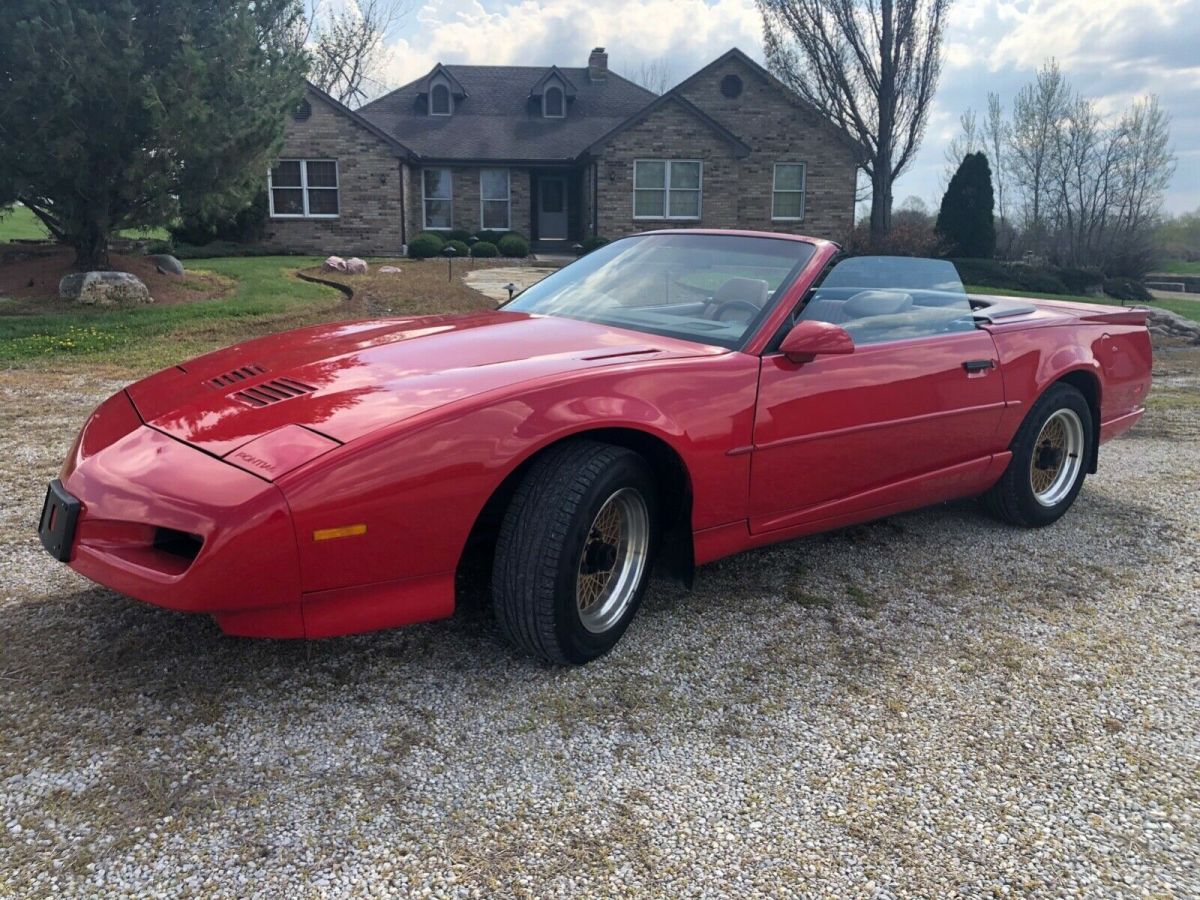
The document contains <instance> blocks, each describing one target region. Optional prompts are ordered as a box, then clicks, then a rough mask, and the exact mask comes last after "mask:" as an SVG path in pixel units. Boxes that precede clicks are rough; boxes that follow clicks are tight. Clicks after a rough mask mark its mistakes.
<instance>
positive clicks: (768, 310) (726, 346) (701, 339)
mask: <svg viewBox="0 0 1200 900" xmlns="http://www.w3.org/2000/svg"><path fill="white" fill-rule="evenodd" d="M667 235H683V236H687V237H712V238H750V239H754V240H762V241H785V242H788V243H792V244H802V245H804V246H805V247H806V248H807V252H803V251H800V255H801V257H802V258H799V259H797V261H796V263H795V265H793V266H792V268H791V269H789V270H788V272H787V274H786V275H785V276H784V277H783V278H782V279H781V280H780V282H779V285H778V286H777V287H776V288H775V289H774V291H773V292H772V294H771V297H770V299H769V300H768V301H767V302H766V303H764V304H763V307H762V309H761V310H760V311H759V313H758V315H757V316H755V317H754V318H753V319H752V320H751V321H750V322H748V323H747V325H746V328H745V330H744V331H743V332H742V334H741V336H740V338H739V339H737V340H718V339H716V338H714V337H709V336H701V335H695V334H688V333H686V332H681V331H679V330H672V329H666V328H655V327H653V326H648V325H643V324H640V323H639V324H631V323H629V322H628V321H624V320H621V321H613V320H609V319H606V318H599V317H592V318H584V317H583V316H572V315H567V314H565V313H562V312H557V311H556V312H540V311H535V310H513V311H514V312H517V311H519V312H523V313H526V314H528V315H537V316H546V317H550V318H563V319H572V320H574V321H577V322H591V323H595V324H598V325H604V326H606V327H609V328H619V329H622V330H625V331H631V332H635V333H637V334H647V335H655V336H658V337H666V338H671V339H672V340H680V341H686V342H688V343H692V344H696V345H698V346H702V347H718V348H720V349H723V350H731V351H736V352H753V353H756V354H757V353H759V352H761V349H759V350H753V351H750V350H747V348H748V347H749V346H750V345H752V344H756V343H761V333H762V331H763V329H764V327H766V326H767V324H768V323H769V322H770V321H771V320H772V319H774V318H775V317H776V316H777V314H778V311H779V308H780V304H790V303H793V302H794V300H795V298H796V296H797V293H798V292H797V287H798V286H800V285H801V284H802V282H803V281H804V280H805V279H804V278H803V276H804V275H805V274H806V273H807V272H809V270H811V269H812V268H813V264H814V261H816V260H818V258H823V257H824V254H823V253H821V249H822V245H823V244H828V242H826V241H819V240H816V239H813V238H808V237H803V236H800V235H788V234H774V233H770V232H754V231H736V230H718V229H702V228H670V229H661V230H656V231H641V232H638V233H636V234H628V235H622V236H621V237H618V238H614V239H613V240H612V241H610V242H609V243H608V244H607V245H605V246H606V247H611V246H612V245H614V244H618V243H622V242H625V241H631V240H641V239H645V238H651V237H656V236H667ZM828 245H829V246H831V247H833V246H836V245H833V244H828ZM586 258H587V254H585V255H583V256H580V257H579V258H578V259H575V260H572V261H571V262H570V263H568V264H567V265H565V266H563V267H562V268H561V269H559V270H558V271H557V272H553V273H551V274H550V275H547V276H546V278H545V279H542V280H541V281H538V282H535V283H534V284H532V285H530V286H529V288H526V289H525V290H523V291H521V292H520V293H517V294H514V295H513V296H512V297H511V298H510V299H508V300H506V301H504V302H503V303H501V304H500V305H499V306H498V307H497V308H498V309H507V308H510V306H511V304H513V303H515V302H516V301H518V300H519V299H520V298H521V297H522V296H523V295H524V294H525V293H526V291H528V290H530V289H531V288H533V287H536V286H537V285H539V284H542V283H543V282H545V280H546V279H548V278H553V277H555V276H557V275H559V274H561V273H563V272H566V271H568V270H569V269H570V268H571V266H574V265H576V264H577V263H579V262H581V261H582V260H584V259H586ZM820 269H824V263H823V262H822V263H821V264H820V266H819V270H820ZM806 290H807V288H806V287H802V288H801V290H800V291H799V293H800V294H801V295H802V294H803V293H804V291H806ZM756 339H757V340H756Z"/></svg>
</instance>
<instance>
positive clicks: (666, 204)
mask: <svg viewBox="0 0 1200 900" xmlns="http://www.w3.org/2000/svg"><path fill="white" fill-rule="evenodd" d="M639 163H663V164H664V167H663V186H662V188H661V190H662V193H663V214H662V215H661V216H639V215H638V214H637V192H638V190H639V188H638V186H637V167H638V164H639ZM672 163H696V164H698V165H699V166H700V183H699V186H698V187H696V188H679V190H687V191H690V190H695V191H696V193H697V194H698V195H699V196H698V197H697V198H696V215H694V216H673V215H671V164H672ZM641 190H643V191H653V190H660V188H641ZM630 199H631V201H632V203H633V219H634V221H635V222H639V221H640V222H664V221H665V222H699V221H700V219H701V218H702V217H703V216H704V160H702V159H635V160H634V161H633V195H632V196H631V198H630Z"/></svg>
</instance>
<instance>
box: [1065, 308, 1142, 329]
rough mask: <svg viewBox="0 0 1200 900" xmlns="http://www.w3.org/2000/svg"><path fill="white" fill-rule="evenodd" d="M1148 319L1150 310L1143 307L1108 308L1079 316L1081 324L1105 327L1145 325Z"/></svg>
mask: <svg viewBox="0 0 1200 900" xmlns="http://www.w3.org/2000/svg"><path fill="white" fill-rule="evenodd" d="M1149 317H1150V310H1148V309H1146V307H1144V306H1129V307H1115V306H1109V307H1104V309H1103V310H1102V311H1101V310H1097V311H1096V312H1094V313H1088V314H1087V315H1086V316H1080V317H1079V321H1081V322H1104V323H1105V324H1106V325H1145V324H1146V320H1147V319H1148V318H1149Z"/></svg>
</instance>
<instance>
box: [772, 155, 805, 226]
mask: <svg viewBox="0 0 1200 900" xmlns="http://www.w3.org/2000/svg"><path fill="white" fill-rule="evenodd" d="M780 166H799V167H800V173H801V174H800V189H799V190H796V189H795V188H784V189H782V190H781V189H780V188H777V187H775V185H776V184H777V183H778V181H777V179H778V177H779V167H780ZM776 194H799V195H800V215H798V216H777V215H775V195H776ZM807 212H808V163H805V162H777V163H775V166H774V168H772V169H771V221H772V222H803V221H804V215H805V213H807Z"/></svg>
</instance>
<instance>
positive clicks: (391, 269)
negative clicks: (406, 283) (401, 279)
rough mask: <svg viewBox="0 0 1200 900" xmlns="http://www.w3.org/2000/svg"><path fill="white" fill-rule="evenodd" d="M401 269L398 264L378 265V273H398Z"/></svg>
mask: <svg viewBox="0 0 1200 900" xmlns="http://www.w3.org/2000/svg"><path fill="white" fill-rule="evenodd" d="M402 271H403V270H402V269H401V268H400V267H399V266H380V267H379V274H380V275H399V274H400V273H401V272H402Z"/></svg>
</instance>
